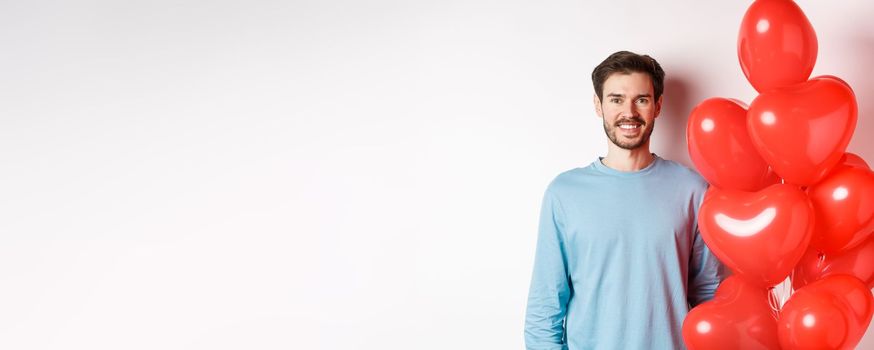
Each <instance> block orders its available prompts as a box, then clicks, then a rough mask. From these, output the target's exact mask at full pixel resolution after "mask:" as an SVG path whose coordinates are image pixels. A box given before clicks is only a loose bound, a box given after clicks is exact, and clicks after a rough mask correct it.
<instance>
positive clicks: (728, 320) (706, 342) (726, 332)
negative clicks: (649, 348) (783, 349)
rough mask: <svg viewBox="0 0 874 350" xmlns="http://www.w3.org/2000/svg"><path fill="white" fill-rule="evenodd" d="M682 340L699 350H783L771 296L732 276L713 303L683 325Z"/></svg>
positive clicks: (694, 311) (692, 313) (693, 313)
mask: <svg viewBox="0 0 874 350" xmlns="http://www.w3.org/2000/svg"><path fill="white" fill-rule="evenodd" d="M683 340H684V341H685V343H686V346H687V347H688V348H689V349H691V350H696V349H708V350H709V349H714V350H721V349H724V350H729V349H762V350H765V349H774V350H779V349H780V342H779V340H778V338H777V320H776V318H775V315H774V312H773V311H772V310H771V306H770V304H768V292H767V290H765V289H763V288H758V287H756V286H753V285H750V284H748V283H746V282H744V281H743V280H741V279H740V278H739V277H737V276H731V277H729V278H727V279H726V280H725V281H722V283H721V284H720V285H719V288H718V289H717V290H716V296H714V298H713V300H711V301H708V302H706V303H703V304H701V305H698V306H697V307H695V308H694V309H692V311H690V312H689V314H688V315H687V316H686V319H685V320H684V321H683Z"/></svg>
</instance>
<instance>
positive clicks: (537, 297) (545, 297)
mask: <svg viewBox="0 0 874 350" xmlns="http://www.w3.org/2000/svg"><path fill="white" fill-rule="evenodd" d="M538 231H539V232H538V235H537V252H536V254H535V258H534V273H533V275H532V278H531V288H530V290H529V292H528V309H527V311H526V313H525V346H526V348H527V349H528V350H563V349H567V345H566V339H565V329H564V319H565V315H566V313H567V303H568V299H569V298H570V294H571V290H570V285H569V283H568V272H567V259H566V255H565V244H564V234H565V232H564V213H562V211H561V204H560V203H559V201H558V198H556V197H555V196H554V195H553V194H552V193H551V192H550V191H549V190H548V189H547V191H546V194H544V196H543V205H542V207H541V211H540V226H539V230H538Z"/></svg>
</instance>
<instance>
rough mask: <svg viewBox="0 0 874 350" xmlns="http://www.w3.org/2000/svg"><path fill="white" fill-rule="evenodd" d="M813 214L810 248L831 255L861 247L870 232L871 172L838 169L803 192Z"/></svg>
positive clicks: (873, 210)
mask: <svg viewBox="0 0 874 350" xmlns="http://www.w3.org/2000/svg"><path fill="white" fill-rule="evenodd" d="M807 195H808V197H809V198H810V202H811V203H813V208H814V209H815V210H816V225H815V226H816V229H814V231H813V238H812V239H811V241H810V246H811V247H812V248H816V249H818V250H819V251H820V252H822V253H825V254H835V253H838V252H840V251H841V250H844V249H849V248H852V247H853V246H855V245H857V244H859V243H862V241H864V240H865V238H867V237H868V234H869V233H871V231H874V172H871V170H868V169H863V168H858V167H852V166H838V167H836V168H835V169H834V170H833V171H832V172H831V173H829V174H828V176H826V178H825V179H823V180H822V181H820V182H819V183H817V184H815V185H813V186H811V187H810V188H808V189H807Z"/></svg>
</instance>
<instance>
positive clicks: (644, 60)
mask: <svg viewBox="0 0 874 350" xmlns="http://www.w3.org/2000/svg"><path fill="white" fill-rule="evenodd" d="M632 72H638V73H646V74H649V77H650V79H652V90H653V94H655V96H653V98H654V99H655V100H658V99H659V97H661V96H662V92H663V91H664V89H665V71H664V70H662V66H661V65H659V63H658V62H656V60H655V59H654V58H652V57H649V56H647V55H638V54H636V53H634V52H629V51H619V52H616V53H614V54H612V55H610V57H607V59H605V60H604V62H601V64H599V65H598V66H597V67H595V70H594V71H592V84H594V85H595V93H596V94H598V100H601V99H602V98H603V97H604V96H603V94H604V91H603V90H604V82H605V81H607V78H609V77H610V75H612V74H614V73H620V74H631V73H632Z"/></svg>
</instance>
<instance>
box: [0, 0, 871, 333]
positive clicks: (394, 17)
mask: <svg viewBox="0 0 874 350" xmlns="http://www.w3.org/2000/svg"><path fill="white" fill-rule="evenodd" d="M748 4H749V2H745V1H722V2H715V1H714V2H705V1H698V0H671V1H659V2H648V1H630V0H625V1H601V2H584V1H553V2H548V3H547V2H541V1H496V0H491V1H490V0H464V1H457V0H456V1H349V0H345V1H267V0H258V1H206V0H198V1H166V0H158V1H155V0H151V1H145V0H137V1H125V2H119V1H2V2H0V348H3V349H520V348H522V324H523V314H524V309H525V302H526V296H527V291H528V283H529V279H530V273H531V266H532V260H533V254H534V242H535V236H536V225H537V215H538V210H539V205H540V199H541V196H542V193H543V190H544V189H545V187H546V184H547V183H548V182H549V181H550V180H551V179H552V178H553V177H554V176H555V175H556V174H558V173H559V172H561V171H564V170H567V169H570V168H573V167H577V166H583V165H586V164H588V163H590V162H591V161H593V160H594V159H595V157H596V156H597V155H603V154H604V153H605V151H606V139H605V137H604V136H603V130H602V129H601V125H600V122H599V119H597V118H596V116H595V114H594V111H593V106H592V94H593V90H592V87H591V80H590V74H591V70H592V68H594V66H595V65H597V63H598V62H600V61H601V60H602V59H604V58H605V57H606V56H607V55H608V54H610V53H612V52H614V51H617V50H621V49H629V50H632V51H636V52H640V53H648V54H651V55H653V56H654V57H656V58H657V59H658V60H659V61H660V62H661V63H662V65H663V67H664V68H665V70H666V71H667V74H668V80H667V89H666V92H665V108H664V110H663V113H662V117H661V118H659V120H658V125H657V128H656V132H655V134H654V136H653V137H654V144H653V148H654V151H655V152H656V153H658V154H660V155H662V156H664V157H666V158H670V159H675V160H679V161H681V162H683V163H685V164H689V161H688V156H687V153H686V145H685V136H684V135H685V121H686V118H687V116H688V113H689V111H690V110H691V109H692V108H693V107H694V106H695V105H696V104H697V103H699V102H700V101H702V100H703V99H705V98H707V97H713V96H723V97H734V98H739V99H742V100H744V101H746V102H750V101H751V100H752V99H753V98H754V97H755V96H756V93H755V91H754V90H753V89H752V88H751V87H750V86H749V84H748V83H747V82H746V80H745V79H744V77H743V75H742V73H741V70H740V67H739V65H738V62H737V58H736V57H737V56H736V51H735V47H736V46H735V45H736V36H737V31H738V28H739V24H740V21H741V18H742V16H743V13H744V11H745V10H746V8H747V6H748ZM799 4H800V5H801V7H802V8H803V9H804V10H805V11H806V13H807V15H808V17H809V18H810V20H811V22H812V23H813V25H814V27H815V29H816V31H817V33H818V37H819V48H820V50H819V60H818V63H817V66H816V69H815V71H814V75H817V74H833V75H837V76H839V77H841V78H843V79H845V80H846V81H848V82H849V83H850V84H851V85H852V86H853V87H854V89H855V90H856V93H857V96H858V102H859V106H860V118H859V122H858V127H857V129H856V133H855V137H854V138H853V141H852V142H851V144H850V148H849V151H851V152H855V153H857V154H859V155H861V156H862V157H863V158H865V159H867V160H868V162H869V163H872V162H874V139H872V138H871V137H870V136H869V135H871V133H872V132H874V121H872V119H871V118H872V114H874V76H872V74H871V72H872V71H874V23H872V21H871V20H870V19H871V18H872V15H874V3H871V2H869V1H863V0H854V1H840V2H826V1H814V0H803V1H799ZM869 333H870V332H869ZM860 348H869V349H874V336H872V335H871V334H868V338H867V339H866V340H864V341H863V343H862V345H860Z"/></svg>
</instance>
